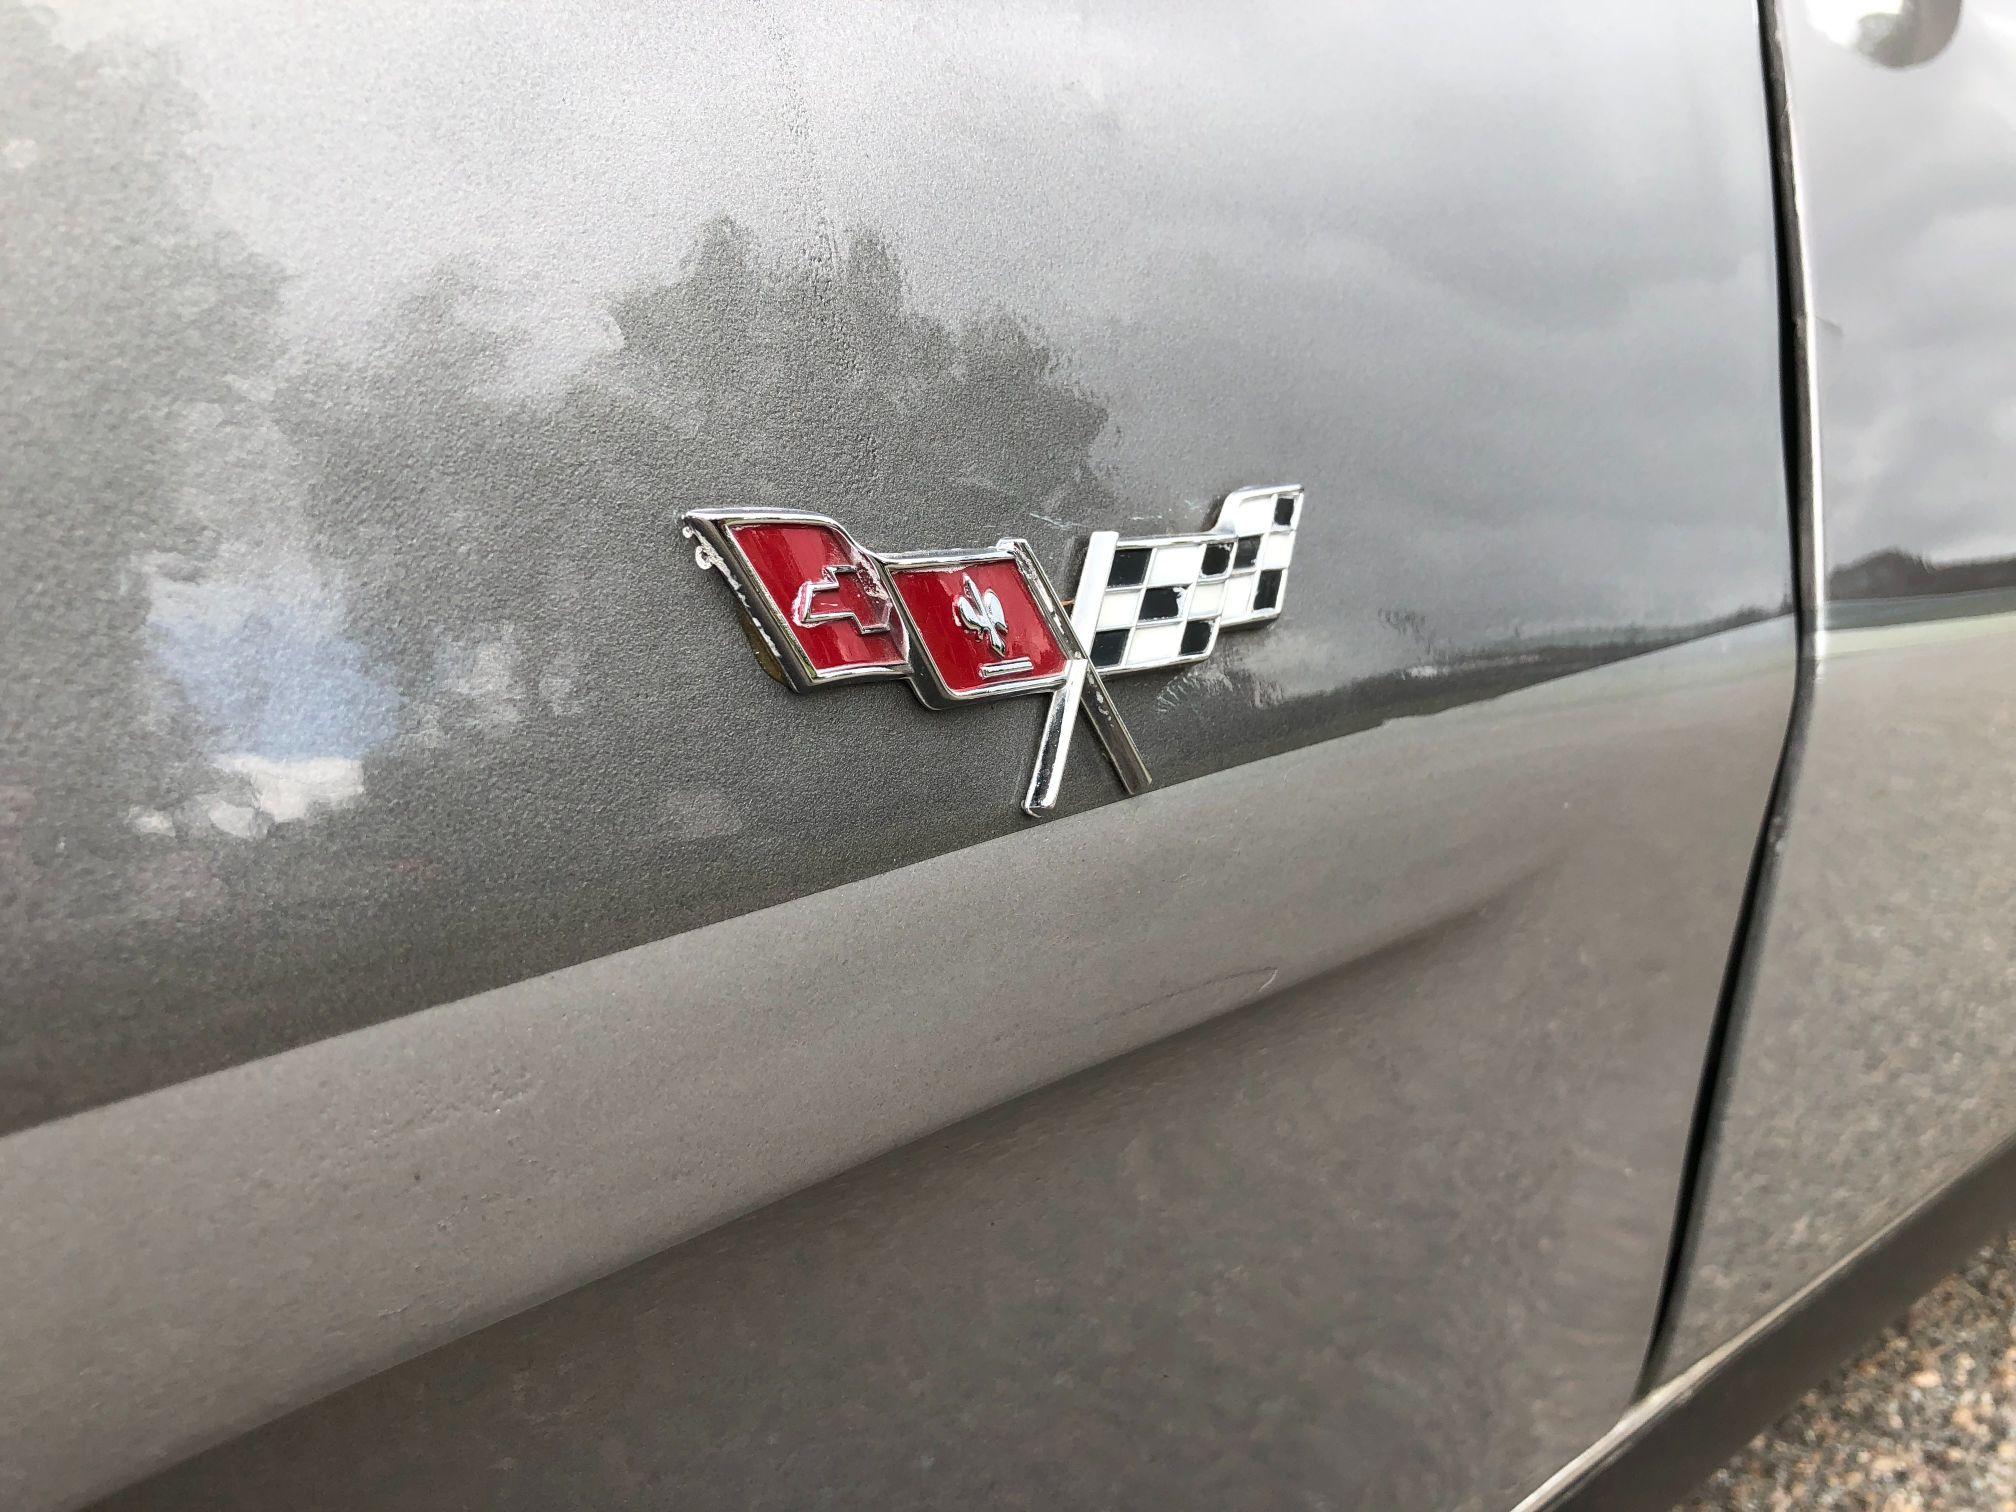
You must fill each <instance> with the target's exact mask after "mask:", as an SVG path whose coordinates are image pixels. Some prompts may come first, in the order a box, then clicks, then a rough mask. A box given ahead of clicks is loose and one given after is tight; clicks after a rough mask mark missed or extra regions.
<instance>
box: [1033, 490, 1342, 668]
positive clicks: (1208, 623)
mask: <svg viewBox="0 0 2016 1512" xmlns="http://www.w3.org/2000/svg"><path fill="white" fill-rule="evenodd" d="M1301 514H1302V490H1301V489H1300V488H1242V489H1241V490H1239V492H1237V493H1235V494H1231V495H1229V496H1227V498H1226V500H1225V502H1224V503H1223V504H1222V505H1220V506H1219V508H1218V517H1217V519H1215V520H1214V521H1212V523H1211V528H1210V529H1209V530H1206V531H1202V532H1199V533H1197V534H1195V535H1171V536H1144V537H1141V538H1139V539H1137V540H1132V541H1123V540H1120V539H1119V538H1118V537H1117V536H1116V535H1114V534H1113V533H1112V532H1110V531H1102V532H1100V533H1099V534H1098V535H1095V536H1094V537H1093V538H1092V541H1091V543H1090V544H1089V545H1088V547H1087V548H1086V556H1085V570H1084V572H1083V573H1081V574H1080V576H1079V579H1078V599H1077V606H1074V608H1073V610H1072V615H1071V619H1072V623H1073V624H1074V625H1077V626H1079V630H1080V635H1081V636H1082V637H1084V638H1085V639H1087V640H1088V642H1089V645H1090V649H1091V653H1092V665H1094V666H1095V667H1097V668H1098V669H1099V670H1100V671H1101V672H1103V673H1105V674H1106V675H1107V676H1108V677H1114V676H1117V675H1119V674H1120V673H1123V672H1147V671H1151V670H1153V669H1155V668H1158V667H1176V666H1182V665H1184V664H1185V663H1188V662H1197V661H1202V660H1204V658H1205V657H1207V656H1209V655H1210V654H1211V652H1212V650H1213V649H1214V648H1215V647H1216V646H1217V644H1218V632H1219V631H1220V630H1230V629H1236V628H1237V627H1239V626H1241V625H1257V624H1259V623H1261V622H1262V621H1265V620H1270V619H1273V618H1274V617H1275V616H1276V615H1277V614H1279V613H1280V612H1281V602H1282V599H1283V597H1284V595H1285V594H1286V592H1287V588H1288V562H1289V559H1290V558H1291V557H1292V556H1293V555H1294V553H1295V526H1296V523H1297V522H1298V521H1299V519H1300V518H1301ZM1102 536H1103V537H1105V541H1103V542H1102V540H1101V537H1102ZM1108 543H1110V545H1109V544H1108ZM1095 602H1096V605H1097V613H1096V616H1094V615H1091V614H1089V613H1087V612H1085V609H1084V608H1083V607H1082V606H1088V605H1090V604H1093V603H1095ZM1088 629H1089V632H1090V633H1089V635H1087V633H1086V632H1087V630H1088Z"/></svg>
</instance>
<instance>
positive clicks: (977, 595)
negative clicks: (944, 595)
mask: <svg viewBox="0 0 2016 1512" xmlns="http://www.w3.org/2000/svg"><path fill="white" fill-rule="evenodd" d="M963 581H964V582H965V584H966V591H965V592H964V593H963V594H961V595H960V597H959V601H958V602H957V603H955V604H954V605H953V606H952V613H953V615H954V616H955V617H956V618H957V619H958V621H959V623H960V624H961V625H963V626H964V627H965V628H966V630H967V632H968V633H969V634H972V635H984V636H986V637H987V644H988V645H990V646H992V647H993V648H994V654H995V655H996V656H999V655H1000V654H1001V653H1002V652H1004V651H1006V650H1007V649H1008V616H1007V614H1006V613H1005V612H1004V611H1003V610H1002V608H1001V596H1000V595H999V594H998V593H996V592H995V591H994V590H993V589H992V588H989V589H987V590H986V591H985V592H984V593H983V592H982V591H981V589H980V587H979V585H978V584H976V583H975V582H974V581H973V577H972V574H971V573H967V574H965V575H964V578H963Z"/></svg>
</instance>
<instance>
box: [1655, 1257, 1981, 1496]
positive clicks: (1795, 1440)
mask: <svg viewBox="0 0 2016 1512" xmlns="http://www.w3.org/2000/svg"><path fill="white" fill-rule="evenodd" d="M2012 1324H2016V1235H2008V1236H2004V1237H2003V1238H2002V1239H2000V1240H1998V1241H1996V1242H1995V1243H1994V1244H1991V1245H1989V1246H1988V1248H1986V1249H1985V1250H1983V1251H1981V1253H1980V1254H1978V1255H1976V1256H1975V1257H1974V1258H1973V1260H1971V1261H1969V1262H1968V1264H1967V1265H1966V1266H1965V1267H1964V1268H1963V1269H1962V1270H1961V1271H1960V1273H1959V1274H1958V1275H1955V1276H1951V1277H1949V1278H1948V1279H1947V1280H1946V1281H1945V1282H1943V1283H1942V1284H1941V1285H1940V1286H1939V1288H1938V1290H1936V1291H1934V1292H1933V1293H1931V1294H1930V1295H1929V1296H1927V1297H1926V1298H1925V1299H1924V1300H1923V1301H1921V1302H1919V1303H1918V1305H1917V1306H1915V1307H1914V1308H1912V1309H1911V1311H1910V1313H1909V1314H1908V1315H1907V1316H1906V1317H1905V1318H1903V1319H1902V1320H1900V1321H1899V1322H1898V1323H1897V1324H1895V1325H1894V1326H1892V1327H1891V1328H1888V1329H1886V1330H1885V1331H1884V1333H1883V1335H1882V1337H1881V1338H1879V1339H1877V1340H1876V1341H1875V1342H1874V1343H1872V1344H1871V1345H1870V1346H1869V1348H1868V1350H1867V1351H1865V1352H1864V1353H1863V1355H1862V1356H1861V1358H1860V1359H1858V1360H1856V1361H1855V1362H1854V1363H1852V1364H1850V1365H1847V1366H1845V1367H1844V1368H1842V1369H1841V1370H1840V1371H1838V1372H1837V1373H1836V1374H1835V1375H1834V1377H1833V1378H1832V1379H1831V1380H1829V1381H1827V1382H1826V1383H1825V1384H1823V1385H1821V1386H1818V1387H1816V1388H1815V1389H1814V1390H1812V1391H1810V1392H1808V1393H1807V1394H1806V1396H1805V1398H1804V1399H1803V1400H1802V1401H1801V1402H1800V1403H1799V1405H1798V1406H1796V1407H1794V1408H1793V1409H1792V1410H1791V1411H1790V1412H1788V1413H1786V1414H1785V1416H1784V1417H1782V1418H1780V1419H1779V1420H1778V1422H1776V1423H1775V1424H1773V1425H1772V1426H1771V1427H1770V1428H1768V1429H1766V1430H1765V1431H1764V1432H1763V1433H1761V1434H1759V1435H1758V1436H1757V1438H1756V1439H1754V1440H1753V1441H1752V1442H1751V1443H1750V1445H1749V1446H1748V1447H1747V1448H1746V1449H1744V1450H1743V1452H1742V1453H1741V1454H1739V1455H1737V1456H1736V1458H1735V1459H1734V1460H1732V1461H1731V1462H1730V1463H1729V1464H1728V1465H1727V1466H1726V1467H1725V1468H1723V1469H1722V1470H1720V1471H1718V1472H1717V1473H1716V1474H1715V1476H1714V1477H1713V1479H1711V1480H1709V1481H1708V1483H1707V1484H1706V1485H1704V1486H1703V1487H1702V1488H1701V1490H1700V1491H1699V1492H1698V1493H1697V1494H1696V1495H1695V1497H1694V1498H1693V1499H1692V1500H1691V1501H1688V1502H1686V1503H1684V1504H1683V1505H1682V1507H1681V1508H1680V1509H1678V1512H1806V1509H1809V1508H1815V1509H1817V1508H1828V1509H1835V1508H1841V1509H1847V1508H1853V1509H1856V1512H1864V1509H1867V1512H2016V1331H2012Z"/></svg>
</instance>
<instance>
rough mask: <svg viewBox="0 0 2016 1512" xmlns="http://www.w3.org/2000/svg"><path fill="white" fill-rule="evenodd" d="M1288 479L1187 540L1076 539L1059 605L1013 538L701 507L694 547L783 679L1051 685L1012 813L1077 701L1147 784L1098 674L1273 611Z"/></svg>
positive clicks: (1279, 596)
mask: <svg viewBox="0 0 2016 1512" xmlns="http://www.w3.org/2000/svg"><path fill="white" fill-rule="evenodd" d="M1301 514H1302V490H1301V488H1300V487H1299V486H1292V485H1290V486H1279V487H1271V488H1242V489H1238V490H1236V491H1235V492H1233V493H1231V494H1228V495H1227V496H1226V498H1225V500H1224V502H1223V503H1221V504H1220V505H1219V506H1218V510H1217V513H1216V515H1215V517H1214V518H1213V519H1212V522H1211V524H1210V525H1209V526H1208V527H1207V528H1205V529H1204V530H1201V531H1197V532H1194V533H1192V534H1188V535H1165V536H1143V537H1138V538H1134V539H1128V540H1123V539H1121V537H1120V534H1119V532H1117V531H1112V530H1097V531H1094V532H1092V534H1091V536H1090V537H1089V538H1088V539H1087V541H1086V543H1085V561H1084V564H1083V566H1081V567H1080V569H1079V573H1078V585H1077V591H1076V592H1075V593H1074V594H1073V596H1072V598H1071V600H1070V601H1069V603H1068V605H1067V603H1066V602H1065V601H1064V600H1063V599H1061V598H1060V597H1059V596H1058V594H1057V591H1056V589H1055V588H1054V587H1053V586H1052V585H1051V582H1050V578H1049V575H1048V574H1047V573H1046V572H1045V571H1044V570H1043V564H1042V563H1041V562H1040V561H1038V560H1037V558H1036V554H1035V552H1034V550H1033V549H1032V548H1031V547H1030V545H1029V543H1028V542H1027V541H1025V540H1020V539H1017V538H1014V537H1009V538H1004V539H1003V540H1001V541H999V542H997V543H996V544H995V545H994V547H993V548H992V549H991V550H981V551H954V552H877V551H870V550H868V549H867V548H865V547H863V546H862V545H860V544H859V543H858V542H857V541H855V539H854V538H853V537H852V536H851V535H849V534H848V533H847V531H846V530H845V529H843V528H842V527H841V526H840V525H839V523H838V522H836V521H834V520H831V519H829V518H827V517H826V516H824V515H819V514H812V513H808V512H806V511H803V510H794V509H753V510H734V509H696V510H692V511H690V512H688V513H687V514H686V515H685V516H684V517H683V518H682V521H681V529H682V532H683V533H684V534H685V535H686V536H687V537H688V538H689V539H691V540H692V541H693V542H694V560H695V561H696V562H697V563H698V564H699V566H701V567H702V568H708V569H713V570H715V571H718V572H719V573H720V574H721V575H722V577H723V578H724V579H725V580H726V581H727V583H728V586H729V588H730V589H731V590H733V592H734V595H735V598H736V602H737V603H738V605H739V606H740V608H741V611H742V614H743V617H744V620H745V623H746V626H747V628H748V629H749V631H750V640H751V642H752V644H753V645H754V646H755V648H756V654H757V657H758V659H759V660H760V661H761V662H762V664H763V666H764V667H765V669H766V670H768V671H769V673H770V675H771V676H773V677H775V678H777V679H778V680H779V681H780V682H782V683H784V685H785V686H786V687H789V688H790V689H792V691H794V692H798V693H808V692H811V691H812V690H813V689H815V688H820V687H825V686H827V685H829V684H833V683H841V682H866V681H890V680H897V679H901V680H903V681H907V682H908V683H909V684H910V686H911V688H912V689H913V690H914V691H915V692H916V694H917V697H918V698H919V699H920V700H921V701H922V702H923V703H924V705H925V706H926V707H927V708H932V709H947V708H955V707H957V706H958V705H960V704H964V703H973V702H977V701H980V700H984V699H993V698H1012V697H1018V696H1021V695H1023V694H1034V693H1047V694H1048V695H1049V706H1048V708H1047V710H1046V712H1045V715H1044V718H1043V724H1042V728H1041V732H1040V734H1039V736H1038V738H1037V746H1036V758H1035V761H1034V763H1033V764H1032V766H1031V768H1030V774H1029V782H1028V787H1027V789H1026V791H1025V793H1024V795H1023V799H1022V811H1023V812H1024V813H1026V814H1028V815H1029V816H1030V817H1032V818H1043V817H1045V816H1047V815H1048V814H1050V813H1052V812H1054V811H1055V809H1056V806H1057V794H1058V790H1059V788H1060V787H1061V785H1062V783H1063V780H1064V764H1065V758H1066V756H1067V755H1068V753H1069V749H1070V743H1071V732H1072V730H1073V729H1074V728H1075V727H1076V725H1077V722H1078V718H1079V716H1080V715H1081V714H1082V715H1083V716H1084V718H1085V721H1086V723H1088V724H1089V725H1091V727H1092V731H1093V734H1094V735H1095V736H1097V737H1098V740H1099V743H1100V745H1101V746H1102V747H1103V748H1104V750H1105V752H1106V756H1107V759H1108V760H1109V761H1111V762H1112V764H1113V770H1114V772H1115V773H1116V774H1117V775H1118V776H1119V778H1120V783H1121V786H1122V787H1124V788H1125V789H1126V790H1127V792H1128V793H1130V794H1132V793H1138V792H1141V791H1143V790H1144V789H1146V788H1147V787H1149V786H1150V785H1151V783H1152V779H1151V778H1150V776H1149V774H1148V767H1147V764H1146V763H1145V762H1144V761H1143V760H1142V758H1141V753H1140V750H1139V749H1138V748H1137V747H1136V745H1135V743H1134V737H1133V735H1132V734H1131V733H1130V732H1129V730H1128V728H1127V725H1126V723H1125V721H1124V720H1122V719H1121V717H1120V711H1119V709H1118V708H1117V707H1116V706H1115V704H1114V702H1113V699H1112V695H1111V694H1110V693H1109V691H1108V690H1107V687H1106V679H1107V678H1109V677H1117V676H1120V675H1123V674H1126V673H1131V672H1149V671H1155V670H1158V669H1162V668H1168V667H1177V666H1183V665H1187V664H1188V663H1191V662H1199V661H1202V660H1204V659H1205V658H1206V657H1208V656H1209V655H1210V654H1211V653H1212V651H1213V650H1215V649H1216V648H1217V644H1218V636H1219V635H1220V633H1221V632H1223V631H1226V630H1233V629H1239V628H1242V627H1244V626H1248V625H1257V624H1262V623H1264V622H1266V621H1268V620H1271V619H1273V618H1275V617H1276V616H1277V615H1279V614H1280V613H1281V607H1282V602H1283V599H1284V597H1285V594H1286V590H1287V583H1288V566H1289V562H1290V559H1291V558H1292V557H1293V555H1294V551H1295V532H1296V528H1297V526H1298V525H1299V524H1300V522H1301Z"/></svg>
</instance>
